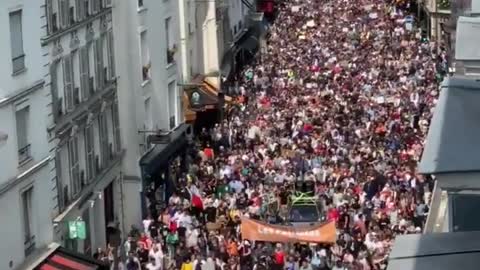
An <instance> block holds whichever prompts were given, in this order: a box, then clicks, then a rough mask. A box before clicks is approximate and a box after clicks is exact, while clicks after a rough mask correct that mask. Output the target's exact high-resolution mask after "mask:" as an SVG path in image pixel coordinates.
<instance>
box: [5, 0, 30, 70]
mask: <svg viewBox="0 0 480 270" xmlns="http://www.w3.org/2000/svg"><path fill="white" fill-rule="evenodd" d="M15 15H18V16H19V17H18V23H19V26H18V29H16V28H15V27H14V16H15ZM8 16H9V29H10V52H11V58H12V74H13V75H16V74H18V73H21V72H22V71H24V70H25V69H26V67H25V48H24V46H23V10H22V9H17V10H13V11H11V12H9V14H8ZM16 32H18V33H16ZM15 33H16V34H17V35H19V36H18V37H17V36H16V35H15ZM15 37H16V38H15ZM16 41H18V42H19V43H20V44H14V43H16ZM17 50H18V52H17ZM16 63H17V64H16Z"/></svg>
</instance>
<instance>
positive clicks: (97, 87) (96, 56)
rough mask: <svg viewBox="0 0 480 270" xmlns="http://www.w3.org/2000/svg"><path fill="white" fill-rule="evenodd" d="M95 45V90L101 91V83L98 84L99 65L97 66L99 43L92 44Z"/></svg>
mask: <svg viewBox="0 0 480 270" xmlns="http://www.w3.org/2000/svg"><path fill="white" fill-rule="evenodd" d="M92 45H93V68H94V72H95V85H96V87H95V89H97V90H99V86H100V85H99V82H98V72H99V71H98V65H97V62H98V50H97V42H93V43H92Z"/></svg>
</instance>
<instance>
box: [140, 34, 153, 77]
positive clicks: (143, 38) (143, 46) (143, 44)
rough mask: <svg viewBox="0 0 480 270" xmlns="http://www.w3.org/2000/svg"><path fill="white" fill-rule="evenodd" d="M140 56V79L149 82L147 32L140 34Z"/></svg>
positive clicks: (149, 66)
mask: <svg viewBox="0 0 480 270" xmlns="http://www.w3.org/2000/svg"><path fill="white" fill-rule="evenodd" d="M140 50H141V51H140V55H141V56H142V79H143V81H148V80H150V68H151V65H150V51H149V48H148V39H147V31H143V32H142V33H140Z"/></svg>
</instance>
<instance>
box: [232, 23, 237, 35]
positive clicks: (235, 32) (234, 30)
mask: <svg viewBox="0 0 480 270" xmlns="http://www.w3.org/2000/svg"><path fill="white" fill-rule="evenodd" d="M236 34H237V26H236V25H235V26H233V35H234V36H235V35H236Z"/></svg>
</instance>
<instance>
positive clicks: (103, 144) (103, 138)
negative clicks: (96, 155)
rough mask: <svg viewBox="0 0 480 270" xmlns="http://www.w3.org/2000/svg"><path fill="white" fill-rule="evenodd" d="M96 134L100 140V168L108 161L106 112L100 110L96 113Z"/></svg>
mask: <svg viewBox="0 0 480 270" xmlns="http://www.w3.org/2000/svg"><path fill="white" fill-rule="evenodd" d="M98 133H99V134H98V135H99V141H100V152H101V153H100V155H101V156H100V159H101V162H102V168H106V166H107V164H108V161H109V155H110V153H109V143H108V123H107V115H106V112H105V111H103V112H100V113H99V114H98Z"/></svg>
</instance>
